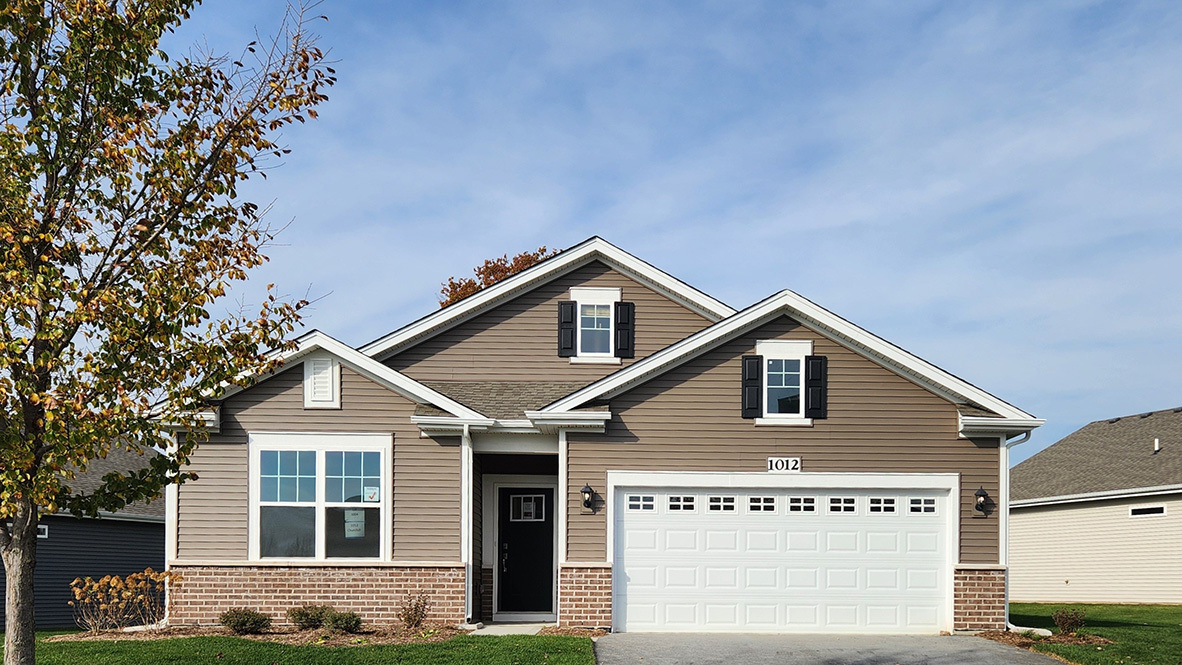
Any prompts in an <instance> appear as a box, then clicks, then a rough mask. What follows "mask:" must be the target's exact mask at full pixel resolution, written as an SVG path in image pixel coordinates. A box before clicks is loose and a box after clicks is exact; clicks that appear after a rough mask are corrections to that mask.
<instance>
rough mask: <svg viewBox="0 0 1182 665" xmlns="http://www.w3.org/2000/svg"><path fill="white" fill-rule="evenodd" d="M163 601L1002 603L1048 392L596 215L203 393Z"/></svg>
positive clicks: (669, 607) (993, 619)
mask: <svg viewBox="0 0 1182 665" xmlns="http://www.w3.org/2000/svg"><path fill="white" fill-rule="evenodd" d="M206 417H207V420H208V422H209V423H210V427H211V430H212V434H211V435H210V438H209V441H208V442H207V443H203V444H201V445H200V446H199V448H198V449H197V451H196V452H195V453H194V455H193V457H192V467H191V468H192V470H193V471H195V472H197V474H198V475H199V478H200V479H199V480H198V481H196V482H191V483H187V484H185V485H183V486H181V487H179V488H173V489H171V490H170V494H169V497H168V499H169V503H168V561H169V565H170V567H171V569H172V570H174V571H177V572H179V573H181V574H182V575H183V579H182V581H181V582H179V583H177V584H174V585H173V587H172V588H171V589H170V593H169V619H170V621H171V622H173V623H211V622H214V621H216V617H217V615H218V613H220V612H221V611H223V610H224V609H227V608H229V607H235V606H253V607H258V608H261V609H263V610H265V611H266V612H268V613H270V614H272V615H273V616H274V617H275V618H277V619H282V616H283V613H284V611H285V610H287V609H288V608H290V607H293V606H296V605H299V604H303V603H309V602H316V603H329V604H333V605H335V606H337V607H339V608H347V609H352V610H355V611H357V612H359V613H360V614H362V616H363V617H365V618H366V619H368V620H372V621H392V620H393V619H394V617H395V613H396V611H397V608H398V606H399V605H400V603H401V602H402V601H403V599H404V598H405V597H406V596H407V595H408V594H411V593H416V592H418V591H420V590H423V591H426V592H427V593H429V594H430V596H431V599H432V612H433V617H434V618H435V619H438V620H442V621H448V622H453V623H457V624H459V623H464V622H476V621H486V622H487V621H521V620H534V621H557V622H558V623H559V624H560V625H566V626H604V627H611V628H613V629H614V630H617V631H744V632H758V631H769V632H791V631H802V632H858V633H866V632H881V633H936V632H940V631H947V630H953V629H985V628H1001V627H1004V625H1005V620H1006V616H1005V611H1006V609H1005V608H1006V563H1007V562H1006V547H1005V542H1006V528H1007V527H1006V519H1007V517H1006V515H1007V505H1006V504H1007V501H1008V495H1009V490H1008V487H1007V480H1008V446H1009V445H1010V443H1011V442H1012V441H1013V440H1015V439H1018V438H1019V437H1021V436H1022V435H1024V434H1026V433H1028V432H1029V431H1030V430H1032V429H1033V428H1035V427H1038V426H1039V425H1040V424H1041V422H1042V421H1040V420H1038V419H1036V418H1034V417H1033V416H1031V415H1030V414H1028V413H1026V412H1024V411H1022V410H1021V409H1018V408H1017V407H1014V406H1012V405H1010V404H1008V403H1006V402H1004V401H1002V400H1001V399H999V398H997V397H994V396H993V395H990V394H989V393H986V392H985V391H983V390H981V389H980V388H977V387H975V386H973V385H972V384H970V383H968V382H966V381H964V380H963V379H960V378H957V377H955V376H953V375H952V374H949V373H948V372H946V371H943V370H941V369H939V368H938V367H935V366H934V365H932V364H930V363H927V362H925V361H923V360H921V359H920V358H917V357H916V356H914V355H912V354H910V353H908V352H907V351H905V350H903V349H901V348H900V347H898V346H895V345H893V344H891V343H889V342H887V341H885V340H883V339H881V338H879V337H876V336H875V335H873V334H871V333H869V332H867V331H866V330H864V329H862V328H859V327H858V326H856V325H854V324H853V323H850V322H849V321H846V320H845V319H842V318H841V317H839V316H837V315H836V314H834V313H832V312H830V311H828V310H826V309H824V308H823V307H820V306H818V305H816V304H814V303H813V302H810V301H809V300H807V299H805V298H803V297H801V296H799V295H797V294H795V293H793V292H791V291H780V292H778V293H775V294H773V295H771V296H769V297H768V298H766V299H765V300H762V301H760V302H758V303H755V304H754V305H751V306H750V307H747V308H746V309H743V310H741V311H735V310H734V309H732V308H731V307H729V306H727V305H726V304H724V303H722V302H720V301H718V300H716V299H715V298H712V297H710V296H709V295H707V294H705V293H703V292H701V291H699V290H697V289H695V288H693V287H691V286H689V285H688V284H686V283H685V282H682V281H680V280H678V279H677V278H675V277H673V276H671V275H669V274H666V273H664V272H662V271H661V270H659V269H657V268H655V267H653V266H652V265H650V264H648V263H646V262H644V261H642V260H640V259H638V258H637V257H635V256H632V255H630V254H628V253H626V252H624V251H622V250H621V249H619V248H617V247H615V246H613V245H611V244H609V243H607V242H606V241H604V240H602V239H600V238H592V239H590V240H587V241H585V242H583V243H580V244H579V245H576V246H574V247H571V248H569V249H567V250H565V251H563V252H561V253H560V254H558V255H557V256H555V257H553V258H550V259H548V260H546V261H543V262H541V263H539V264H537V265H535V266H533V267H531V268H529V269H527V270H525V271H523V272H521V273H518V274H517V275H515V276H513V277H511V278H509V279H506V280H505V281H503V282H500V283H498V284H496V285H495V286H492V287H490V288H488V289H485V290H483V291H481V292H479V293H477V294H476V295H473V296H471V297H469V298H467V299H465V300H462V301H460V302H458V303H455V304H453V305H450V306H448V307H446V308H443V309H441V310H438V311H436V312H433V313H431V314H429V315H427V316H424V317H423V318H421V319H419V320H417V321H414V322H412V323H410V324H408V325H406V326H404V327H402V328H399V329H398V330H396V331H394V332H392V333H390V334H388V335H386V336H384V337H382V338H381V339H378V340H375V341H373V342H371V343H369V344H366V345H365V346H362V347H360V348H351V347H349V346H347V345H345V344H342V343H340V342H338V341H336V340H334V339H333V338H331V337H329V336H327V335H325V334H323V333H320V332H312V333H309V334H307V335H304V336H303V337H301V338H300V339H299V348H298V350H297V351H294V352H291V353H289V354H287V356H286V357H285V360H284V364H283V366H282V368H281V369H280V370H279V371H276V372H275V373H273V374H271V375H268V376H262V377H258V379H257V381H255V382H254V383H253V384H252V385H251V386H250V387H249V388H245V389H240V390H237V389H236V390H234V391H231V392H228V393H227V394H225V395H224V396H222V397H221V399H220V400H219V401H218V402H217V404H216V407H215V408H213V409H212V410H211V412H210V413H208V414H206Z"/></svg>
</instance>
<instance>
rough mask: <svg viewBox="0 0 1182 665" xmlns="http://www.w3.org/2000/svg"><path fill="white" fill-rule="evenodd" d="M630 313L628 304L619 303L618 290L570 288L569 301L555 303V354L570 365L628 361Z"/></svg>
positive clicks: (631, 338)
mask: <svg viewBox="0 0 1182 665" xmlns="http://www.w3.org/2000/svg"><path fill="white" fill-rule="evenodd" d="M634 314H635V310H634V308H633V304H632V303H628V302H620V289H615V288H601V287H575V288H572V289H571V290H570V301H568V302H560V303H558V355H559V356H560V357H563V358H570V361H571V362H572V363H612V364H619V363H620V359H621V358H632V357H633V356H634V351H633V344H634V343H635V333H634V327H633V316H634Z"/></svg>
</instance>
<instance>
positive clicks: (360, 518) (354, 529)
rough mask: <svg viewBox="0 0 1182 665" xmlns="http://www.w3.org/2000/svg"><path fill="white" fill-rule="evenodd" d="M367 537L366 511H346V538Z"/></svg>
mask: <svg viewBox="0 0 1182 665" xmlns="http://www.w3.org/2000/svg"><path fill="white" fill-rule="evenodd" d="M364 537H365V511H364V510H346V511H345V538H364Z"/></svg>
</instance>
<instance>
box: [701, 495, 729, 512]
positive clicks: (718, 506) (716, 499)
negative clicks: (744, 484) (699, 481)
mask: <svg viewBox="0 0 1182 665" xmlns="http://www.w3.org/2000/svg"><path fill="white" fill-rule="evenodd" d="M708 505H709V506H710V512H712V513H733V512H735V497H733V496H712V497H710V499H709V501H708Z"/></svg>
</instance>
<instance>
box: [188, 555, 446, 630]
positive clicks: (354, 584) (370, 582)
mask: <svg viewBox="0 0 1182 665" xmlns="http://www.w3.org/2000/svg"><path fill="white" fill-rule="evenodd" d="M171 570H172V572H174V573H177V574H179V575H180V576H181V579H180V581H178V582H174V583H172V584H170V585H169V589H168V622H169V623H170V624H171V625H174V626H176V625H192V624H198V625H206V624H216V623H217V622H218V615H220V614H221V613H222V612H224V611H226V610H228V609H230V608H232V607H250V608H253V609H256V610H258V611H260V612H262V613H264V614H266V615H268V616H270V617H271V619H272V620H274V621H275V622H276V623H277V624H285V623H287V610H289V609H291V608H293V607H297V606H299V605H304V604H307V603H315V604H318V605H332V606H333V607H335V608H336V609H338V610H341V611H351V612H356V613H357V614H359V615H361V618H362V619H363V620H364V621H367V622H370V623H376V624H389V623H396V622H397V621H398V608H399V607H400V606H401V605H402V603H403V601H404V600H405V599H406V597H407V596H408V595H410V594H417V593H419V592H420V591H423V592H426V593H427V594H428V595H429V596H430V598H431V611H430V615H429V617H428V620H429V621H439V622H443V623H448V624H454V625H458V624H461V623H463V622H464V569H463V567H460V566H456V567H450V566H441V567H409V566H408V567H320V566H308V567H294V566H293V567H286V566H185V565H174V566H173V567H172V568H171Z"/></svg>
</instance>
